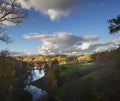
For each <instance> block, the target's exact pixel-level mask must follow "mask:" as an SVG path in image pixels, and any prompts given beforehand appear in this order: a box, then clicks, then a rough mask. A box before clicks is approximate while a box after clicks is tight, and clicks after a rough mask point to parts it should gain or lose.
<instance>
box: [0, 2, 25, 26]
mask: <svg viewBox="0 0 120 101" xmlns="http://www.w3.org/2000/svg"><path fill="white" fill-rule="evenodd" d="M24 17H26V13H25V10H23V9H22V8H21V6H20V5H19V4H18V3H17V0H1V1H0V22H1V23H2V22H4V21H8V22H12V23H14V24H19V23H20V22H22V20H23V18H24Z"/></svg>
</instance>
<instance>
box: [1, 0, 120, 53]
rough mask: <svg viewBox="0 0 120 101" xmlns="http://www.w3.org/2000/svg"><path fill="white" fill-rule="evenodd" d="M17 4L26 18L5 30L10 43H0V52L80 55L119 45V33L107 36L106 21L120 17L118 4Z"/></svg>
mask: <svg viewBox="0 0 120 101" xmlns="http://www.w3.org/2000/svg"><path fill="white" fill-rule="evenodd" d="M38 1H39V2H38ZM52 1H53V2H54V3H52ZM18 2H19V3H20V4H21V5H22V7H23V8H25V9H26V10H28V11H29V14H28V17H27V18H25V19H24V20H23V22H22V23H21V24H20V25H19V26H10V25H9V26H7V32H6V33H8V34H9V36H11V38H12V39H13V40H14V41H13V42H12V43H10V44H6V43H3V42H0V50H2V49H9V50H10V51H11V52H12V53H13V55H17V54H18V55H22V53H23V54H28V55H29V54H43V55H44V54H45V55H48V54H83V53H92V52H96V51H102V50H104V49H108V48H111V47H113V46H116V45H118V43H119V40H120V39H119V33H118V34H116V35H109V31H108V26H109V24H108V23H107V20H109V19H111V18H114V17H116V16H117V15H119V14H120V6H119V4H120V0H66V1H65V0H61V1H60V0H51V3H50V2H49V0H44V2H43V0H36V1H35V0H34V1H33V0H28V2H27V1H26V2H25V1H24V0H18ZM32 2H34V4H33V3H32ZM35 2H36V3H35ZM58 3H59V4H58ZM63 5H65V6H63ZM8 23H9V22H8ZM31 33H32V34H31ZM36 33H37V34H36ZM89 38H90V39H89ZM74 40H75V41H74ZM116 41H117V42H116ZM71 42H73V43H71ZM69 43H71V45H70V44H69Z"/></svg>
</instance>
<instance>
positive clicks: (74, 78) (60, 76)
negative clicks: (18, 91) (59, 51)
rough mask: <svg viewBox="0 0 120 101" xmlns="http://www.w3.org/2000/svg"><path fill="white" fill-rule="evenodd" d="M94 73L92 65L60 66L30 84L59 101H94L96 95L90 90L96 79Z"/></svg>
mask: <svg viewBox="0 0 120 101" xmlns="http://www.w3.org/2000/svg"><path fill="white" fill-rule="evenodd" d="M95 71H96V68H95V67H94V66H93V63H88V64H70V65H60V66H59V68H56V69H51V70H49V72H47V73H48V74H47V75H45V77H43V78H42V79H40V80H37V81H35V82H33V83H32V84H33V85H35V86H37V87H40V88H42V89H46V90H47V92H48V93H50V94H51V95H54V98H56V99H57V100H59V101H69V100H72V99H74V100H75V99H76V100H75V101H80V100H82V101H95V99H96V94H94V93H93V92H94V91H93V90H94V89H92V88H94V87H93V86H94V83H93V82H94V80H95V79H96V78H95ZM73 92H74V93H73ZM91 92H92V93H91Z"/></svg>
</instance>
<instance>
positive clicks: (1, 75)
mask: <svg viewBox="0 0 120 101" xmlns="http://www.w3.org/2000/svg"><path fill="white" fill-rule="evenodd" d="M25 79H27V63H26V62H21V61H18V60H16V59H15V58H12V57H10V56H9V52H8V51H1V52H0V101H31V100H32V95H31V94H29V92H27V91H24V87H25V84H24V80H25Z"/></svg>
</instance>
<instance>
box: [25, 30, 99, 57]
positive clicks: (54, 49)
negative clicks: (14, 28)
mask: <svg viewBox="0 0 120 101" xmlns="http://www.w3.org/2000/svg"><path fill="white" fill-rule="evenodd" d="M24 38H25V39H30V40H39V41H41V42H42V45H41V46H40V47H38V50H39V53H40V54H43V55H51V54H81V53H85V52H88V50H91V49H95V47H97V44H93V43H92V42H93V41H95V40H97V39H98V38H99V37H98V36H96V35H88V36H84V37H82V36H77V35H73V34H71V33H67V32H56V33H53V34H38V33H35V34H34V33H32V34H31V33H30V34H26V35H24ZM99 44H100V43H99ZM91 47H92V48H91Z"/></svg>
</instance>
